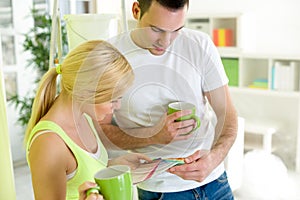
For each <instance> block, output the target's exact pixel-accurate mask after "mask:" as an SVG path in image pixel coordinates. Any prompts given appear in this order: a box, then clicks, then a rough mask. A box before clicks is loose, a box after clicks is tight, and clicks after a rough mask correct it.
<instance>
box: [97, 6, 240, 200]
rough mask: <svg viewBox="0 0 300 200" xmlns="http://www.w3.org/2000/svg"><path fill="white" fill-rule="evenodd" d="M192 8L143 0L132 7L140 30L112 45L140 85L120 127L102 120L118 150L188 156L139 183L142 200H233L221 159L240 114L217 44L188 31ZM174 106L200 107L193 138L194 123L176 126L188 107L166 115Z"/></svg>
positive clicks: (125, 104)
mask: <svg viewBox="0 0 300 200" xmlns="http://www.w3.org/2000/svg"><path fill="white" fill-rule="evenodd" d="M188 6H189V1H188V0H138V1H137V2H134V3H133V6H132V13H133V17H134V18H135V19H136V20H137V29H135V30H133V31H131V32H130V33H125V34H122V35H120V36H118V37H117V38H113V39H111V40H110V42H111V43H112V44H114V45H115V46H116V47H117V48H118V49H119V50H120V51H121V52H122V53H123V54H124V55H125V57H126V58H127V59H128V61H129V62H130V64H131V65H132V67H133V69H134V73H135V77H136V80H135V83H134V86H133V87H132V88H131V90H130V91H129V92H127V93H126V95H124V96H123V98H122V108H121V109H120V110H118V111H116V112H115V117H114V120H113V121H114V123H113V124H114V125H112V124H105V122H102V125H101V127H102V129H103V131H104V132H105V135H106V136H107V138H108V139H109V141H110V142H111V144H113V145H115V146H117V147H118V148H121V149H124V150H128V149H129V150H132V151H135V152H140V153H145V154H146V155H148V156H150V157H151V158H153V159H154V158H170V157H172V158H173V157H176V158H180V157H183V158H185V164H183V165H180V166H175V167H172V168H170V169H169V170H168V171H167V172H164V173H162V174H160V175H158V176H155V177H153V178H151V179H148V180H146V181H144V182H142V183H140V184H138V193H139V198H140V199H142V200H148V199H213V200H216V199H233V195H232V191H231V189H230V186H229V184H228V181H227V177H226V173H225V170H224V165H223V160H224V159H225V157H226V155H227V153H228V151H229V149H230V148H231V146H232V144H233V142H234V140H235V138H236V134H237V115H236V111H235V109H234V107H233V105H232V101H231V98H230V94H229V90H228V79H227V77H226V74H225V72H224V69H223V66H222V62H221V59H220V56H219V54H218V52H217V49H216V48H215V46H214V45H213V43H212V41H211V39H210V38H209V36H208V35H206V34H204V33H201V32H197V31H194V30H188V29H186V28H184V23H185V17H186V12H187V9H188ZM174 101H186V102H190V103H193V104H195V105H196V108H197V115H198V116H199V117H200V119H201V126H200V128H199V129H197V130H195V131H193V132H192V133H191V134H187V133H189V132H190V131H192V130H193V129H194V127H195V126H196V124H195V123H196V122H195V121H194V120H193V119H191V120H186V121H181V122H176V121H175V120H176V119H177V118H178V117H181V116H183V115H187V114H190V112H191V111H189V110H185V111H182V112H176V113H173V114H170V115H167V114H166V110H167V106H168V104H169V103H171V102H174ZM208 102H209V103H208ZM109 120H110V119H109ZM116 124H117V125H116ZM112 154H113V153H112ZM112 154H111V155H112Z"/></svg>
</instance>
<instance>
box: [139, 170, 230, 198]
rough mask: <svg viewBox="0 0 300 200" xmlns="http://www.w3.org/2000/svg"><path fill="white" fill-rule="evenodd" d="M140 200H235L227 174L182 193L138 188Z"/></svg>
mask: <svg viewBox="0 0 300 200" xmlns="http://www.w3.org/2000/svg"><path fill="white" fill-rule="evenodd" d="M138 195H139V199H140V200H174V199H175V200H176V199H177V200H233V199H234V197H233V193H232V191H231V188H230V186H229V183H228V180H227V175H226V172H224V173H223V174H222V175H221V176H220V177H219V178H218V179H216V180H214V181H213V182H210V183H208V184H206V185H203V186H200V187H197V188H194V189H191V190H186V191H181V192H166V193H159V192H149V191H145V190H142V189H139V188H138Z"/></svg>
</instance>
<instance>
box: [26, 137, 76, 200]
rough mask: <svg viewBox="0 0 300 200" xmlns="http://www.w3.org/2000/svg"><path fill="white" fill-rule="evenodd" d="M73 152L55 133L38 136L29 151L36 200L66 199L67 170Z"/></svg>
mask: <svg viewBox="0 0 300 200" xmlns="http://www.w3.org/2000/svg"><path fill="white" fill-rule="evenodd" d="M70 156H72V154H71V152H70V151H69V149H68V148H67V146H66V145H65V143H64V142H63V141H62V139H61V138H60V137H59V136H58V135H56V134H55V133H46V134H42V135H40V136H38V137H37V138H36V139H35V140H34V141H33V143H32V145H31V147H30V153H29V157H28V159H29V162H30V171H31V175H32V186H33V190H34V196H35V199H36V200H60V199H61V200H65V199H66V185H67V184H66V182H67V180H66V172H67V163H68V162H69V161H70V159H69V158H70Z"/></svg>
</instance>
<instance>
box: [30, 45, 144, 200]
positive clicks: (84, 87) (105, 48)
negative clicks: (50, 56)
mask: <svg viewBox="0 0 300 200" xmlns="http://www.w3.org/2000/svg"><path fill="white" fill-rule="evenodd" d="M58 74H60V75H61V79H60V87H61V91H60V92H59V93H58V94H57V91H56V88H57V85H56V79H57V76H58ZM133 79H134V75H133V72H132V69H131V67H130V65H129V64H128V62H127V60H126V59H125V58H124V57H123V56H122V55H121V54H120V53H119V52H118V50H116V49H115V48H114V47H113V46H112V45H110V44H109V43H107V42H105V41H100V40H94V41H88V42H86V43H83V44H81V45H79V46H78V47H77V48H75V49H74V50H73V51H71V52H70V53H69V54H68V55H67V57H66V58H65V60H64V62H63V63H62V64H61V65H58V66H57V67H56V69H55V68H52V69H50V70H49V71H48V72H47V73H46V74H45V75H44V76H43V78H42V80H41V82H40V85H39V88H38V90H37V95H36V97H35V100H34V103H33V107H32V115H31V118H30V121H29V124H28V127H27V130H26V135H25V143H26V152H27V160H28V164H29V166H30V170H31V174H32V185H33V188H34V196H35V199H36V200H39V199H43V200H45V199H55V200H59V199H79V192H80V194H81V195H80V198H86V196H85V195H84V192H83V191H86V190H87V189H88V188H90V187H95V184H93V183H91V182H93V181H94V179H93V175H94V174H95V172H96V171H98V170H99V169H101V168H105V167H106V166H107V165H112V164H127V165H130V166H131V167H132V168H134V167H137V166H138V165H139V163H140V159H143V160H149V158H147V157H145V156H144V155H141V154H128V155H125V156H123V157H120V158H117V159H115V160H110V161H108V156H107V152H106V150H105V148H104V146H103V144H102V143H101V141H100V139H99V136H98V134H97V132H96V130H95V127H94V123H93V122H94V121H95V122H96V121H101V120H103V119H104V118H105V116H106V115H107V114H112V112H113V110H114V109H117V108H119V107H120V98H121V96H122V94H123V93H124V91H125V90H126V89H127V88H128V87H129V86H130V85H131V84H132V82H133ZM95 124H97V123H95ZM84 182H85V183H84ZM80 185H81V186H80ZM79 186H80V188H79ZM78 189H79V192H78ZM93 196H96V195H94V194H93V195H91V197H88V198H92V197H93ZM98 199H101V197H100V196H98Z"/></svg>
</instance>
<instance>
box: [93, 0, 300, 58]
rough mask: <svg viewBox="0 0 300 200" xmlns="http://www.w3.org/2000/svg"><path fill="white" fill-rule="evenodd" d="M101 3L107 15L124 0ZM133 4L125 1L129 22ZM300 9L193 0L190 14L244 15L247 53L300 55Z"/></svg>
mask: <svg viewBox="0 0 300 200" xmlns="http://www.w3.org/2000/svg"><path fill="white" fill-rule="evenodd" d="M100 2H103V3H102V6H104V7H102V9H103V10H105V11H106V12H108V11H113V12H118V10H120V7H121V4H120V2H121V0H111V1H109V2H107V0H100ZM132 2H134V0H126V10H127V13H128V18H131V17H132V16H131V5H132ZM99 6H100V7H101V5H99ZM299 8H300V1H299V0H190V8H189V14H193V15H194V14H197V13H199V14H201V13H241V14H243V17H242V19H243V20H242V24H241V26H242V29H243V30H242V31H243V33H244V34H243V35H242V38H241V40H242V44H243V46H244V50H245V51H251V52H257V53H270V54H272V53H273V54H294V55H300V37H299V36H300V12H299ZM243 22H244V23H243ZM243 36H244V37H243Z"/></svg>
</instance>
